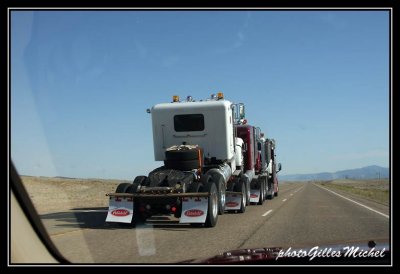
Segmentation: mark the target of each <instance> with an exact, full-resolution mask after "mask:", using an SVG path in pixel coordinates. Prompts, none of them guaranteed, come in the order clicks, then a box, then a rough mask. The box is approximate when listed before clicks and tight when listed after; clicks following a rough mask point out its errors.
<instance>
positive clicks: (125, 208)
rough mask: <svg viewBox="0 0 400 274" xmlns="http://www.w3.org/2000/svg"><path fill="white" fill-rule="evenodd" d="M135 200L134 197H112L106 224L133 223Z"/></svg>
mask: <svg viewBox="0 0 400 274" xmlns="http://www.w3.org/2000/svg"><path fill="white" fill-rule="evenodd" d="M132 217H133V198H132V197H118V196H112V197H110V206H109V207H108V214H107V219H106V222H116V223H128V224H130V223H131V222H132Z"/></svg>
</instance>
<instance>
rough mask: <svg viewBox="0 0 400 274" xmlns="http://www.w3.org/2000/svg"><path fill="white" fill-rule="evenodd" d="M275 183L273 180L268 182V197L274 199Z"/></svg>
mask: <svg viewBox="0 0 400 274" xmlns="http://www.w3.org/2000/svg"><path fill="white" fill-rule="evenodd" d="M273 187H274V185H273V184H272V183H271V182H268V196H267V197H268V199H269V200H272V199H273V198H274V196H275V193H274V190H273Z"/></svg>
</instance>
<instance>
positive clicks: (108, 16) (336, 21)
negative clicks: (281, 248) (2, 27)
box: [10, 10, 390, 179]
mask: <svg viewBox="0 0 400 274" xmlns="http://www.w3.org/2000/svg"><path fill="white" fill-rule="evenodd" d="M10 34H11V55H10V56H11V59H10V62H11V158H12V161H13V162H14V164H15V166H16V168H17V170H18V171H19V173H20V174H26V175H41V176H69V177H82V178H90V177H91V178H94V177H96V178H115V179H133V178H134V177H135V176H136V175H141V174H147V173H148V172H149V171H151V170H152V169H153V168H155V167H158V166H160V165H162V163H161V162H155V161H154V159H153V144H152V132H151V119H150V115H149V114H147V113H146V108H150V107H151V106H153V105H155V104H157V103H161V102H170V101H171V97H172V95H175V94H176V95H180V96H181V97H183V98H184V97H186V96H187V95H192V96H193V97H194V98H195V99H205V98H207V97H209V96H210V94H211V93H216V92H218V91H222V92H224V94H225V97H226V99H228V100H231V101H233V102H243V103H245V105H246V116H247V119H248V121H249V123H250V124H253V125H256V126H259V127H261V129H262V130H263V131H264V132H265V133H266V135H267V136H268V137H271V138H274V139H275V140H276V142H277V153H276V154H277V158H278V161H279V162H281V163H282V166H283V170H282V172H281V173H280V174H295V173H314V172H324V171H328V172H329V171H337V170H342V169H350V168H359V167H363V166H367V165H373V164H376V165H380V166H384V167H388V166H389V117H390V113H389V95H390V93H389V12H388V11H369V10H363V11H289V10H287V11H273V10H272V11H261V10H258V11H246V10H243V11H104V10H103V11H100V10H98V11H33V12H32V11H12V12H11V29H10Z"/></svg>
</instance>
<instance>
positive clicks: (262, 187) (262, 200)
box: [257, 179, 265, 205]
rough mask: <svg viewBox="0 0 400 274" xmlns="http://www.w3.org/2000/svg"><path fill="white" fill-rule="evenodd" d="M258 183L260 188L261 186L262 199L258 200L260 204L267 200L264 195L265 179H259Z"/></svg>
mask: <svg viewBox="0 0 400 274" xmlns="http://www.w3.org/2000/svg"><path fill="white" fill-rule="evenodd" d="M258 185H259V188H260V199H259V200H258V203H257V204H258V205H262V204H263V203H264V200H265V196H264V189H265V187H264V180H263V179H261V180H259V181H258Z"/></svg>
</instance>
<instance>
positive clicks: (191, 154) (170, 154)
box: [165, 149, 199, 161]
mask: <svg viewBox="0 0 400 274" xmlns="http://www.w3.org/2000/svg"><path fill="white" fill-rule="evenodd" d="M165 159H166V160H180V161H187V160H196V159H199V150H198V149H188V150H167V151H165Z"/></svg>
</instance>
